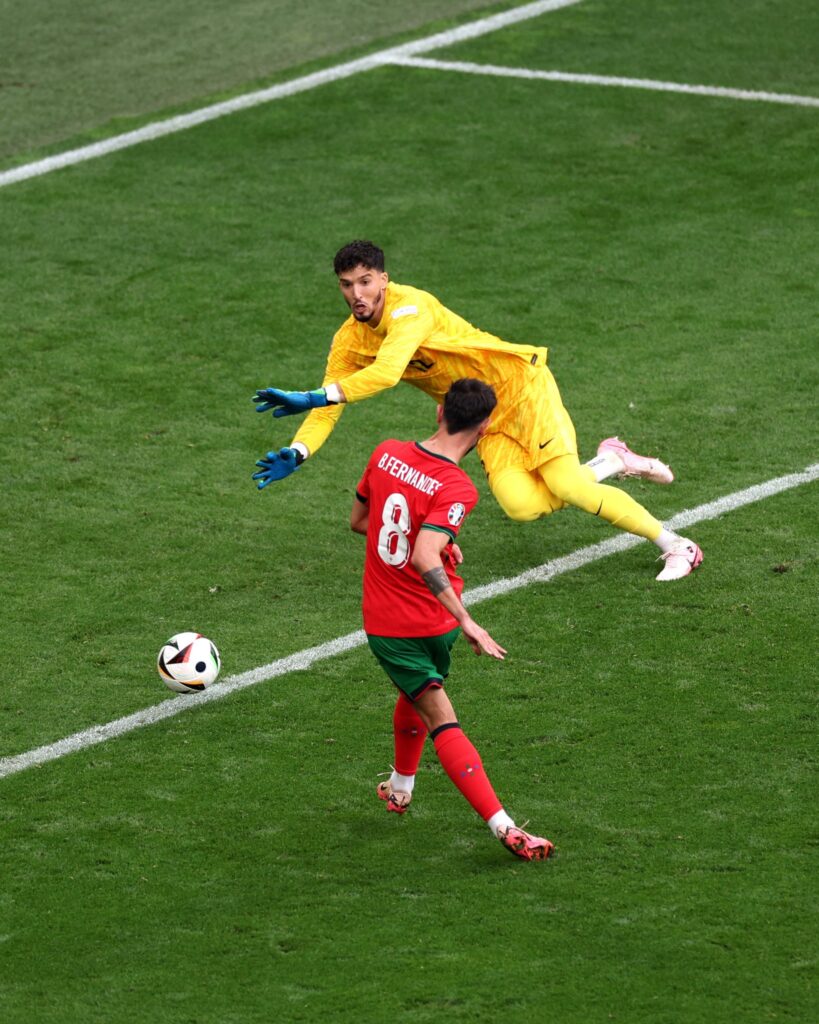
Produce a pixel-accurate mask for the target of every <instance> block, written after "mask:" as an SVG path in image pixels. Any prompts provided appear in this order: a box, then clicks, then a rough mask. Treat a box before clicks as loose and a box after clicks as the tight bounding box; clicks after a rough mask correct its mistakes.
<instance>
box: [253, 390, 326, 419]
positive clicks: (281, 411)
mask: <svg viewBox="0 0 819 1024" xmlns="http://www.w3.org/2000/svg"><path fill="white" fill-rule="evenodd" d="M253 401H254V402H261V403H262V404H261V405H257V406H256V412H270V410H271V409H272V410H273V415H274V416H275V417H276V418H277V419H278V418H279V416H293V415H294V413H297V412H307V411H308V410H309V409H322V408H323V407H324V406H325V405H327V404H328V402H327V392H326V391H325V390H324V388H319V389H318V390H317V391H280V390H279V389H278V388H260V389H259V390H258V391H257V392H256V394H255V395H254V396H253Z"/></svg>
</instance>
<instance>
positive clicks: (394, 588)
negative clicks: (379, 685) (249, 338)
mask: <svg viewBox="0 0 819 1024" xmlns="http://www.w3.org/2000/svg"><path fill="white" fill-rule="evenodd" d="M496 402H497V400H496V398H495V393H494V391H493V389H492V388H491V387H490V386H489V385H488V384H485V383H483V381H479V380H473V379H462V380H457V381H455V382H454V383H453V384H452V386H451V387H450V389H449V391H448V392H447V394H446V396H445V398H444V403H443V406H439V407H438V430H437V431H436V433H435V434H434V435H433V436H432V437H430V438H429V439H428V440H426V441H424V442H423V443H418V442H412V441H394V440H390V441H384V442H383V443H382V444H380V445H379V446H378V447H377V448H376V449H375V451H374V452H373V454H372V456H371V457H370V460H369V463H368V464H367V468H366V470H365V471H364V475H363V477H362V478H361V482H360V483H359V485H358V488H357V491H356V497H355V500H354V502H353V509H352V513H351V515H350V526H351V528H352V529H353V530H354V531H355V532H356V533H361V534H364V535H365V536H366V538H367V550H366V557H365V562H364V596H363V611H364V630H365V632H366V634H367V640H368V642H369V645H370V649H371V650H372V652H373V654H374V655H375V657H376V658H377V659H378V661H379V662H380V663H381V666H382V667H383V668H384V670H385V672H386V673H387V675H388V676H389V677H390V679H391V680H392V682H393V683H394V684H395V686H396V687H397V689H398V691H399V693H398V700H397V702H396V705H395V710H394V713H393V735H394V739H395V768H394V770H393V772H392V775H391V777H390V778H389V780H388V781H386V782H382V783H380V785H379V786H378V788H377V790H376V792H377V794H378V796H379V797H380V798H381V799H382V800H385V801H386V804H387V810H388V811H394V812H395V813H397V814H403V813H404V812H405V811H406V810H407V808H408V807H409V804H410V801H411V800H412V792H413V787H414V785H415V773H416V770H417V768H418V764H419V762H420V760H421V752H422V750H423V746H424V741H425V739H426V737H427V735H429V736H430V738H431V739H432V741H433V743H434V744H435V752H436V754H437V755H438V758H439V760H440V762H441V764H442V765H443V768H444V770H445V771H446V773H447V775H448V776H449V777H450V779H451V780H452V782H453V783H454V784H455V785H456V786H457V787H458V789H459V790H460V791H461V793H462V794H463V795H464V796H465V797H466V799H467V800H468V801H469V803H470V804H471V805H472V806H473V807H474V809H475V810H476V811H477V812H478V814H480V816H481V817H482V818H483V819H484V821H486V823H487V824H488V825H489V828H490V829H491V830H492V832H493V834H494V835H495V836H496V837H497V838H498V839H499V840H500V841H501V843H502V844H503V845H504V846H505V847H506V848H507V849H508V850H510V851H511V852H512V853H513V854H515V855H516V856H518V857H521V858H523V859H524V860H545V859H546V857H548V856H549V854H550V853H551V852H552V849H553V847H552V844H551V843H550V842H549V840H548V839H541V838H539V837H538V836H533V835H529V833H528V832H524V831H523V829H521V828H518V827H517V826H516V825H515V823H514V821H513V820H512V819H511V818H510V817H509V815H508V814H507V813H506V811H505V810H504V808H503V805H502V804H501V802H500V800H498V798H497V796H496V795H495V791H494V789H493V788H492V784H491V783H490V781H489V779H488V777H487V775H486V772H485V771H484V768H483V765H482V763H481V759H480V756H479V754H478V752H477V750H476V749H475V747H474V746H473V745H472V743H471V742H470V741H469V739H468V737H467V736H466V734H465V733H464V732H463V730H462V729H461V726H460V724H459V722H458V718H457V716H456V714H455V711H454V709H453V707H452V704H451V703H450V700H449V697H448V696H447V695H446V692H445V691H444V688H443V683H444V679H445V678H446V677H447V674H448V672H449V665H450V652H451V650H452V645H453V644H454V643H455V640H456V639H457V637H458V634H459V633H460V632H463V634H464V636H465V637H466V639H467V640H468V641H469V644H470V645H471V647H472V649H473V650H474V651H475V653H476V654H488V655H489V656H490V657H493V658H497V659H498V660H500V661H502V660H503V657H504V654H505V653H506V651H505V650H504V649H503V647H501V646H500V645H499V644H498V643H496V642H495V641H494V640H493V639H492V637H491V636H490V635H489V634H488V633H487V632H486V630H485V629H483V628H482V627H481V626H479V625H478V624H477V622H475V620H474V619H473V618H472V616H471V615H470V614H469V612H468V611H467V610H466V608H465V607H464V605H463V604H462V602H461V592H462V590H463V580H462V579H461V577H460V576H459V575H458V574H457V572H456V571H455V566H456V564H457V563H459V562H461V561H462V556H461V552H460V549H459V548H458V546H457V544H455V539H456V537H457V536H458V531H459V529H460V527H461V524H462V523H463V521H464V519H465V518H466V516H467V515H468V514H469V513H470V512H471V510H472V509H473V508H474V507H475V504H476V503H477V500H478V492H477V491H476V489H475V485H474V484H473V483H472V481H471V480H470V479H469V477H468V476H467V474H466V473H465V472H464V471H463V470H462V469H461V468H460V467H459V466H458V463H459V461H460V460H461V459H462V458H463V457H464V455H466V453H467V452H469V451H471V450H472V449H473V448H474V447H475V445H476V444H477V442H478V439H479V438H480V437H481V436H482V435H483V434H484V432H485V431H486V428H487V426H488V425H489V418H490V416H491V413H492V410H493V409H494V408H495V405H496Z"/></svg>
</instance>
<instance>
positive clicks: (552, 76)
mask: <svg viewBox="0 0 819 1024" xmlns="http://www.w3.org/2000/svg"><path fill="white" fill-rule="evenodd" d="M391 63H393V64H398V65H400V66H401V67H407V68H427V69H429V70H430V71H460V72H461V73H463V74H467V75H490V76H492V77H498V78H528V79H537V80H542V81H546V82H572V83H575V84H579V85H616V86H620V87H622V88H626V89H650V90H653V91H655V92H681V93H686V94H689V95H694V96H717V97H721V98H722V99H729V100H758V101H762V102H765V103H785V104H787V105H789V106H795V107H819V97H816V96H795V95H791V94H789V93H784V92H754V91H751V90H748V89H726V88H722V87H721V86H716V85H685V84H684V83H680V82H655V81H653V80H652V79H650V78H614V77H612V76H610V75H578V74H572V73H571V72H568V71H536V70H533V69H531V68H508V67H502V66H500V65H497V64H472V63H469V62H468V61H455V60H432V59H430V58H427V57H404V56H400V57H394V58H393V59H392V61H391Z"/></svg>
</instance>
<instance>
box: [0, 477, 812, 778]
mask: <svg viewBox="0 0 819 1024" xmlns="http://www.w3.org/2000/svg"><path fill="white" fill-rule="evenodd" d="M816 479H819V463H815V464H814V465H812V466H808V467H807V468H806V469H804V470H802V471H801V472H799V473H790V474H788V475H787V476H780V477H776V478H775V479H773V480H767V481H765V482H764V483H761V484H756V485H755V486H753V487H748V488H746V489H745V490H743V491H736V492H735V493H734V494H728V495H726V496H725V497H723V498H717V499H716V501H710V502H708V503H707V504H705V505H698V506H697V507H696V508H693V509H687V510H685V511H683V512H680V513H678V514H677V515H676V516H674V518H673V519H670V520H668V521H667V523H666V525H667V526H669V527H671V528H672V529H683V528H685V527H687V526H692V525H693V524H694V523H700V522H703V521H705V520H708V519H716V518H717V517H718V516H721V515H723V514H724V513H726V512H733V511H735V510H736V509H738V508H742V507H743V506H744V505H750V504H751V503H752V502H755V501H762V500H763V499H765V498H771V497H773V495H775V494H779V493H780V492H782V491H787V490H790V489H791V488H793V487H800V486H801V485H803V484H807V483H810V482H811V481H813V480H816ZM642 543H644V541H642V540H641V539H640V538H639V537H634V536H632V535H630V534H619V535H618V536H616V537H611V538H609V539H608V540H604V541H601V542H600V543H599V544H591V545H589V546H588V547H585V548H579V549H578V550H577V551H573V552H572V553H571V554H569V555H565V556H564V557H562V558H555V559H554V560H553V561H551V562H546V563H545V564H543V565H538V566H536V567H535V568H533V569H527V570H526V571H525V572H522V573H520V575H518V576H513V577H510V578H509V579H502V580H496V581H495V582H494V583H487V584H485V585H484V586H482V587H474V588H473V589H471V590H468V591H466V593H465V594H464V595H463V598H464V602H465V603H466V604H469V605H474V604H479V603H480V602H481V601H487V600H489V598H492V597H498V596H499V595H501V594H508V593H509V592H510V591H513V590H519V589H520V588H521V587H528V586H530V585H531V584H532V583H545V582H547V581H548V580H551V579H554V578H555V577H556V576H560V575H562V574H563V573H567V572H572V571H573V570H574V569H580V568H582V567H583V566H584V565H588V564H589V563H590V562H595V561H597V560H598V559H600V558H606V557H607V556H608V555H613V554H615V553H617V552H618V551H626V550H627V549H629V548H633V547H635V546H636V545H638V544H642ZM364 643H366V637H365V635H364V632H363V630H357V631H356V632H355V633H347V634H346V636H340V637H337V638H336V639H335V640H330V641H328V642H327V643H324V644H320V645H319V646H318V647H310V648H308V649H307V650H304V651H298V652H297V653H296V654H291V655H288V656H287V657H286V658H279V659H278V660H277V661H271V662H270V663H269V664H268V665H261V666H260V667H259V668H254V669H251V670H250V671H249V672H243V673H242V674H241V675H237V676H231V677H230V678H228V679H226V680H225V681H224V682H222V683H216V684H215V685H213V686H211V687H210V688H209V689H207V690H205V691H203V692H202V693H197V694H190V695H187V696H182V695H180V696H178V697H170V698H168V699H167V700H164V701H163V702H162V703H161V704H155V705H154V706H153V707H150V708H145V709H144V710H143V711H136V712H134V714H132V715H126V716H125V717H124V718H117V719H115V720H114V721H113V722H108V723H107V724H106V725H94V726H92V727H91V728H90V729H84V730H83V731H82V732H77V733H74V734H73V735H72V736H67V737H66V738H65V739H62V740H57V742H56V743H49V744H48V745H46V746H43V747H37V748H36V749H34V750H29V751H26V753H24V754H15V755H13V756H11V757H4V758H0V779H2V778H5V777H6V776H7V775H15V774H16V773H17V772H22V771H25V770H26V769H27V768H33V767H34V766H35V765H40V764H45V763H46V762H48V761H56V760H57V759H58V758H60V757H64V756H65V755H66V754H71V753H74V752H75V751H78V750H84V749H86V748H87V747H93V746H95V745H96V744H98V743H104V742H105V741H106V740H110V739H114V738H116V737H117V736H122V735H124V734H125V733H127V732H132V731H133V730H134V729H140V728H142V727H143V726H145V725H153V724H154V723H155V722H161V721H162V720H163V719H165V718H172V717H173V716H174V715H178V714H180V713H181V712H183V711H189V710H190V709H191V708H198V707H201V706H202V705H203V704H208V703H210V701H214V700H221V699H222V698H223V697H227V696H228V695H229V694H231V693H236V691H237V690H244V689H245V688H246V687H248V686H255V685H256V684H257V683H263V682H266V681H267V680H268V679H275V678H276V677H277V676H283V675H286V674H287V673H289V672H298V671H303V670H304V669H308V668H310V667H311V665H314V664H315V663H316V662H318V661H325V660H326V659H327V658H333V657H335V656H336V655H338V654H343V653H344V652H345V651H350V650H353V649H354V648H356V647H361V646H362V645H363V644H364Z"/></svg>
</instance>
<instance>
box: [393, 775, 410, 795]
mask: <svg viewBox="0 0 819 1024" xmlns="http://www.w3.org/2000/svg"><path fill="white" fill-rule="evenodd" d="M390 785H391V786H392V788H393V789H398V790H400V791H401V792H402V793H411V792H412V790H413V788H414V786H415V776H414V775H401V774H400V772H396V771H393V773H392V775H391V776H390Z"/></svg>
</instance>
